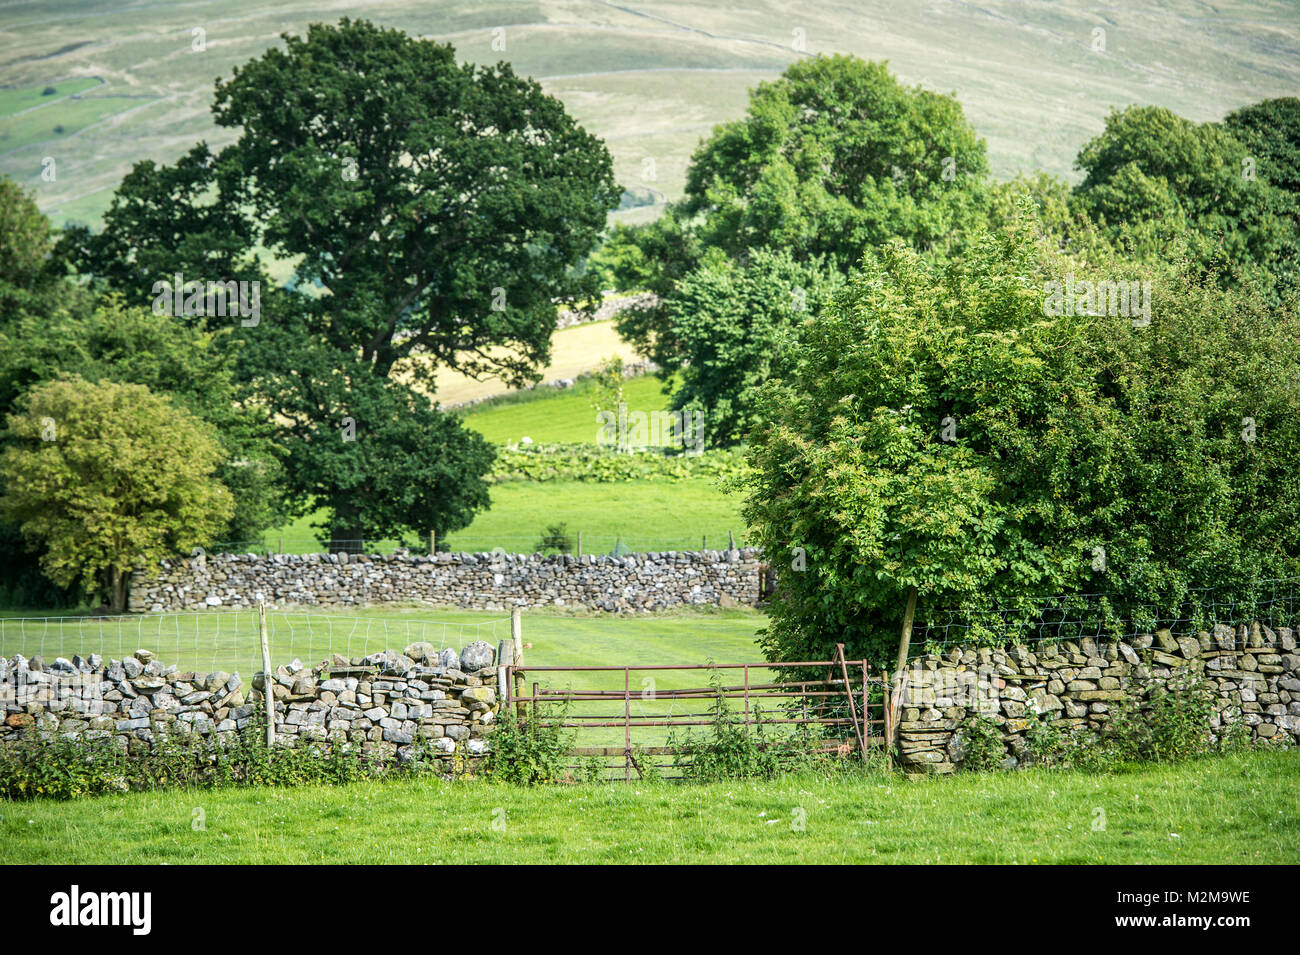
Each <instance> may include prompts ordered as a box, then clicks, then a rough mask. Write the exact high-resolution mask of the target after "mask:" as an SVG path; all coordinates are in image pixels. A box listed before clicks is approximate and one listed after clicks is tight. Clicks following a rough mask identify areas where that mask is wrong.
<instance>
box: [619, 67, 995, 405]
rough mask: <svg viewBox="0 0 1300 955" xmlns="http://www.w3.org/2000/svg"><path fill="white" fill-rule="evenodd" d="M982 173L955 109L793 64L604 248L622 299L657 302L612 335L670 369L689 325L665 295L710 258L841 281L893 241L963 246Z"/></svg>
mask: <svg viewBox="0 0 1300 955" xmlns="http://www.w3.org/2000/svg"><path fill="white" fill-rule="evenodd" d="M987 171H988V162H987V159H986V156H985V146H984V142H983V140H981V139H980V138H979V137H978V136H977V135H976V133H975V130H974V129H973V128H972V127H971V125H970V124H969V123H968V122H967V121H966V118H965V116H964V115H963V112H962V108H961V105H960V104H959V103H958V102H957V100H956V98H955V97H953V96H944V95H941V94H938V93H933V92H930V91H928V90H923V89H921V88H919V87H911V88H909V87H906V86H903V85H902V84H901V83H899V82H898V80H897V79H896V78H895V77H894V76H893V75H892V74H891V73H890V72H889V70H888V68H887V67H886V65H885V64H883V63H873V62H866V61H864V60H861V59H858V58H857V57H853V56H816V57H811V58H808V59H804V60H800V61H799V62H797V63H794V64H793V65H791V66H790V67H789V68H788V69H787V70H786V71H785V72H784V73H783V74H782V75H781V77H780V78H779V79H777V80H776V81H774V82H771V83H762V84H760V85H759V86H758V87H757V89H755V90H754V91H753V92H752V94H751V95H750V103H749V108H748V110H747V112H746V115H745V116H744V117H743V118H742V119H739V120H737V121H735V122H731V123H726V124H723V125H721V126H718V127H717V128H716V129H715V130H714V131H713V134H712V135H711V136H710V137H709V139H707V140H706V141H705V142H703V143H702V144H701V145H700V146H699V148H698V149H697V150H696V151H695V154H694V155H693V156H692V158H691V164H690V167H689V169H688V170H687V179H686V195H685V198H684V199H683V200H682V201H681V202H680V203H678V204H676V205H674V206H670V207H669V210H668V212H667V213H666V214H665V216H664V217H663V218H662V219H661V220H659V221H658V222H656V223H653V224H650V225H647V226H643V227H639V228H638V229H635V230H629V231H625V232H623V233H619V232H616V233H615V234H614V236H613V237H612V238H611V240H610V243H609V245H610V248H609V250H608V251H607V253H606V255H607V256H608V257H610V258H613V259H614V261H615V262H616V263H617V264H618V270H617V272H616V274H618V275H619V276H620V278H621V281H622V283H623V287H630V286H633V287H634V286H635V285H636V283H638V282H639V287H641V288H644V289H645V290H647V291H651V292H654V293H655V294H656V295H657V296H658V301H657V302H652V303H649V304H647V305H645V306H643V307H641V308H638V309H635V310H630V311H629V312H627V313H625V314H624V315H622V316H621V317H620V319H619V322H618V328H619V333H620V334H621V335H622V336H623V337H624V338H625V339H626V340H627V341H629V342H631V343H632V344H633V346H634V347H636V348H637V350H638V351H639V352H640V353H641V354H644V355H646V356H647V357H649V358H651V359H653V360H654V361H656V362H657V363H658V364H659V365H660V367H661V369H662V374H663V375H665V376H667V375H669V374H672V373H673V372H674V371H676V370H677V368H678V367H679V366H680V365H681V364H682V362H683V361H684V360H685V359H686V351H687V346H686V345H685V343H684V342H682V341H681V340H680V339H679V338H678V337H677V336H676V333H675V328H676V326H677V324H678V323H679V322H689V321H690V318H689V316H685V315H681V314H679V313H678V312H676V311H674V308H673V306H672V304H671V303H670V302H669V297H670V296H671V295H672V294H673V293H674V291H676V290H677V288H678V286H679V285H680V284H681V283H682V282H683V281H684V280H685V278H686V276H688V275H690V274H691V273H692V272H694V271H695V270H696V269H698V268H699V267H700V265H701V263H702V261H703V257H704V253H705V250H708V249H717V250H721V252H722V253H724V254H725V255H726V256H728V257H729V258H730V259H732V260H733V261H735V262H736V263H737V264H738V265H740V266H742V267H743V266H744V265H745V263H746V262H747V259H748V257H749V255H750V254H751V250H757V249H762V248H768V249H773V250H781V251H782V252H783V253H785V254H787V255H789V256H790V258H791V259H792V260H793V261H795V262H799V263H808V262H818V263H824V264H825V266H826V267H828V268H831V269H835V270H838V271H839V272H840V273H841V274H847V273H848V272H849V270H850V269H852V268H853V267H855V266H856V265H857V263H858V261H859V260H860V259H861V257H862V255H863V253H864V252H865V251H866V250H868V249H871V248H874V247H876V246H879V245H880V244H881V243H883V242H885V241H887V240H889V239H891V238H896V237H899V238H903V239H904V240H906V241H907V242H908V243H910V244H912V245H913V246H914V247H916V248H920V249H924V250H926V251H928V252H931V253H934V254H940V253H944V252H946V251H948V250H951V249H954V248H959V247H960V246H961V243H962V241H963V236H964V235H965V234H966V232H967V231H968V230H969V229H970V228H971V227H972V226H974V225H976V224H978V223H980V222H982V221H983V220H984V217H985V212H984V207H985V206H986V204H987V197H986V185H985V177H986V175H987ZM628 244H633V245H636V246H639V247H640V249H641V253H642V254H641V255H635V254H631V253H629V252H627V251H625V250H624V249H623V246H625V245H628ZM714 261H716V260H714ZM730 399H731V400H732V401H733V402H735V401H740V400H743V399H741V397H740V396H739V395H734V394H733V395H731V396H730Z"/></svg>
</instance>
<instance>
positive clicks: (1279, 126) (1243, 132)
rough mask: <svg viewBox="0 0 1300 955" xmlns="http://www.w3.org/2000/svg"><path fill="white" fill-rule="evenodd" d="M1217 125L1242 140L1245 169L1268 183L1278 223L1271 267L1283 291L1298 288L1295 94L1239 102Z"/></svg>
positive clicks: (1299, 102) (1299, 180) (1299, 135)
mask: <svg viewBox="0 0 1300 955" xmlns="http://www.w3.org/2000/svg"><path fill="white" fill-rule="evenodd" d="M1223 125H1224V126H1226V127H1227V129H1228V131H1229V132H1231V133H1232V134H1233V135H1234V136H1236V137H1237V139H1239V140H1240V141H1241V142H1242V143H1243V144H1244V145H1245V147H1246V150H1247V152H1248V155H1247V159H1248V160H1250V161H1251V162H1252V164H1253V169H1252V170H1251V171H1253V172H1254V173H1255V174H1256V175H1257V176H1258V177H1259V178H1260V179H1263V180H1265V181H1266V182H1268V184H1269V185H1270V186H1272V187H1273V189H1272V192H1271V194H1270V198H1271V205H1270V207H1269V211H1270V212H1272V213H1273V214H1274V215H1275V216H1277V217H1278V219H1279V220H1281V222H1282V223H1283V225H1284V229H1283V234H1282V238H1281V244H1280V247H1279V249H1278V251H1277V254H1276V257H1275V261H1274V263H1273V264H1272V270H1273V272H1274V273H1275V274H1276V275H1277V276H1278V280H1279V282H1281V283H1282V286H1283V290H1284V292H1293V291H1297V290H1300V98H1297V97H1295V96H1283V97H1279V98H1278V99H1266V100H1262V101H1261V102H1258V103H1254V104H1252V105H1250V106H1243V107H1242V108H1241V109H1239V110H1237V111H1235V112H1232V113H1229V114H1228V115H1227V116H1226V117H1225V118H1224V120H1223Z"/></svg>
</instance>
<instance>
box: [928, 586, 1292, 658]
mask: <svg viewBox="0 0 1300 955" xmlns="http://www.w3.org/2000/svg"><path fill="white" fill-rule="evenodd" d="M924 616H925V619H924V622H923V623H921V624H919V625H918V627H917V630H916V633H917V634H918V637H917V639H914V640H913V641H912V653H913V655H920V654H923V653H927V652H932V651H935V650H940V649H942V648H945V647H954V646H993V645H1012V644H1033V643H1043V642H1051V643H1058V642H1060V641H1063V640H1072V641H1076V642H1077V641H1079V640H1082V639H1084V638H1092V639H1094V640H1099V639H1107V640H1127V639H1132V638H1134V637H1137V636H1139V635H1143V634H1150V633H1154V632H1156V631H1157V630H1168V631H1169V632H1170V634H1171V635H1172V636H1175V637H1177V636H1189V635H1195V634H1197V633H1199V632H1201V631H1205V630H1210V629H1211V628H1213V627H1214V626H1215V625H1216V624H1223V625H1226V626H1230V627H1241V626H1243V625H1247V626H1248V625H1250V624H1255V623H1258V624H1260V625H1261V626H1266V627H1269V628H1271V629H1274V630H1276V629H1278V628H1281V627H1290V628H1292V629H1295V628H1296V627H1297V625H1300V577H1283V578H1276V579H1269V580H1261V581H1257V582H1255V583H1254V584H1253V585H1252V586H1251V587H1250V588H1247V589H1245V590H1244V591H1242V592H1240V593H1233V594H1229V593H1225V592H1223V591H1221V590H1216V589H1214V588H1200V589H1195V590H1190V591H1188V592H1187V593H1186V594H1185V595H1184V596H1182V597H1180V598H1178V599H1173V600H1169V601H1166V602H1163V603H1161V602H1142V601H1135V600H1132V599H1129V598H1125V597H1121V596H1119V595H1116V594H1106V593H1095V594H1070V595H1057V596H1053V597H1048V598H1045V599H1041V600H1036V601H1030V602H1027V603H1026V604H1023V605H1015V606H1008V605H1005V604H995V605H994V606H992V607H988V608H976V609H972V608H947V609H941V610H934V611H930V612H929V613H926V614H925V615H924ZM1234 640H1236V641H1238V642H1240V637H1239V636H1238V637H1234Z"/></svg>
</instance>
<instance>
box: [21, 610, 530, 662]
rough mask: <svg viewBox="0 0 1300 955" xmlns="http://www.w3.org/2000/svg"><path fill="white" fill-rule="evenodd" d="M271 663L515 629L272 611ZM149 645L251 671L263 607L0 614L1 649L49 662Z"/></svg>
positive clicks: (162, 657) (493, 640)
mask: <svg viewBox="0 0 1300 955" xmlns="http://www.w3.org/2000/svg"><path fill="white" fill-rule="evenodd" d="M266 625H267V633H268V636H269V643H270V650H271V663H272V666H273V667H274V666H279V665H281V664H284V663H289V662H290V661H293V660H295V659H297V660H299V661H300V662H301V663H303V664H304V665H306V666H312V665H315V664H317V663H320V662H322V661H324V660H328V659H330V658H331V657H332V656H333V655H334V654H336V653H337V654H340V655H342V656H345V657H348V658H349V659H352V658H355V657H363V656H367V655H369V654H372V653H377V652H380V651H383V650H395V651H397V652H399V653H400V652H401V651H402V650H404V649H405V648H406V647H408V646H410V645H411V644H413V643H419V642H425V643H431V644H434V645H435V646H437V647H439V648H440V649H441V648H450V649H453V650H455V651H456V652H457V653H459V652H460V651H461V650H463V649H464V648H465V646H467V645H468V644H470V643H473V642H474V641H476V640H484V641H487V642H488V643H490V644H492V646H493V648H495V647H496V646H497V644H498V643H499V642H500V640H501V639H503V637H504V635H506V634H508V633H509V631H510V620H509V618H508V617H503V618H499V619H493V620H485V621H477V622H471V621H447V620H418V619H417V620H385V619H382V618H378V619H377V618H369V617H341V616H335V615H333V614H313V613H290V612H278V611H271V612H268V613H267V615H266ZM137 650H148V651H150V652H151V653H153V654H154V656H155V657H156V658H157V659H158V660H159V661H161V662H162V663H163V664H164V665H166V666H172V665H174V666H176V668H177V669H178V670H182V671H194V672H215V671H218V670H220V671H226V672H235V673H241V674H244V675H250V674H252V673H256V672H259V671H260V670H261V669H262V643H261V630H260V626H259V622H258V616H257V612H256V611H248V610H243V611H224V612H223V611H194V612H189V613H166V614H142V615H138V616H116V617H66V616H65V617H0V656H3V657H5V658H12V657H13V656H15V655H16V654H21V655H22V656H24V657H26V658H28V659H31V658H32V657H36V656H39V657H40V658H41V660H42V661H43V662H44V663H47V664H49V663H53V662H55V661H56V660H57V659H58V658H60V657H62V658H64V659H67V660H71V659H72V658H73V657H74V656H80V657H82V658H89V657H90V656H91V655H92V654H98V655H99V656H101V657H103V658H104V659H105V660H106V661H107V660H123V659H125V658H127V657H129V656H131V655H132V654H134V653H135V652H136V651H137Z"/></svg>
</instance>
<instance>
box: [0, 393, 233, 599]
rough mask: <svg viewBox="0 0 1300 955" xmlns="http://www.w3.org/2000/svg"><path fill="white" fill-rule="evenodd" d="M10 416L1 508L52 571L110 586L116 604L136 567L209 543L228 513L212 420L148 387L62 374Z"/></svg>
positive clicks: (64, 578)
mask: <svg viewBox="0 0 1300 955" xmlns="http://www.w3.org/2000/svg"><path fill="white" fill-rule="evenodd" d="M8 426H9V428H8V430H9V437H10V440H11V443H10V444H9V446H8V447H6V448H5V449H4V452H3V454H0V483H2V484H3V487H4V492H3V496H0V513H3V514H4V516H5V517H6V518H7V519H8V520H11V521H13V522H14V523H16V524H18V525H19V526H20V528H21V530H22V533H23V535H24V536H25V537H27V538H28V539H31V540H34V541H38V542H39V543H40V544H42V545H43V547H44V553H43V555H42V557H41V565H42V568H43V569H44V571H45V573H46V574H47V575H48V576H49V577H50V578H51V579H52V580H54V581H55V582H56V583H59V584H61V585H64V586H68V585H73V584H77V585H80V586H82V587H83V588H85V589H86V590H87V591H91V592H93V591H94V590H95V589H96V588H97V587H99V586H106V587H107V589H108V591H109V593H110V594H111V603H112V608H113V610H115V611H118V612H121V611H123V610H125V608H126V596H127V589H126V582H127V578H128V577H129V575H130V573H131V571H132V570H133V569H134V568H135V567H136V566H137V565H149V564H152V563H156V562H157V561H158V560H161V559H162V558H164V557H166V556H168V555H170V554H175V553H177V552H184V553H188V552H189V550H190V549H191V548H193V547H195V546H198V545H201V544H206V543H207V542H208V541H210V540H211V539H212V535H213V534H214V533H216V532H217V531H219V530H220V529H221V528H223V527H224V526H225V524H226V521H227V520H228V519H229V517H230V514H231V510H232V502H231V499H230V494H229V492H228V491H227V490H226V488H225V487H224V486H222V484H221V482H220V481H218V480H217V479H216V478H215V476H214V472H215V471H216V468H217V465H218V464H219V462H220V461H221V456H222V453H221V447H220V445H219V444H218V442H217V439H216V436H215V434H214V431H213V428H212V427H211V426H210V425H208V424H206V423H205V422H203V421H200V420H199V419H198V418H197V417H195V416H194V415H193V414H191V413H190V412H188V411H186V410H185V409H183V408H179V407H177V406H175V405H172V404H171V403H169V402H168V401H166V400H165V399H164V398H162V397H160V396H158V395H155V394H153V393H152V392H150V391H149V389H148V388H145V387H144V386H143V385H129V384H119V383H117V382H111V381H101V382H88V381H85V380H84V379H81V378H78V377H69V378H59V379H56V380H54V381H50V382H46V383H45V384H43V385H40V386H38V387H37V388H34V389H33V390H32V391H30V392H28V393H27V395H26V396H25V397H24V398H23V400H22V401H21V402H19V404H18V408H17V411H16V412H15V413H13V414H10V415H9V417H8Z"/></svg>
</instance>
